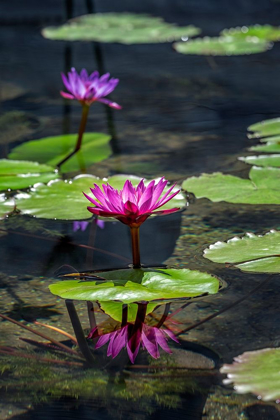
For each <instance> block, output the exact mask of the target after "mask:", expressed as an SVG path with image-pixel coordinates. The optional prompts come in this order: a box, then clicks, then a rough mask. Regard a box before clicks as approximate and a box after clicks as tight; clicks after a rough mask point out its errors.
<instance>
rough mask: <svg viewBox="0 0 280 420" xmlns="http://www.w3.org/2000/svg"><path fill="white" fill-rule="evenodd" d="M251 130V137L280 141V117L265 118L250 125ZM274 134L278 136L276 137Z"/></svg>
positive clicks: (249, 129)
mask: <svg viewBox="0 0 280 420" xmlns="http://www.w3.org/2000/svg"><path fill="white" fill-rule="evenodd" d="M248 131H250V134H249V136H248V137H249V138H261V137H266V138H264V139H262V140H261V141H265V142H267V141H269V142H276V143H278V142H279V143H280V118H272V119H270V120H264V121H261V122H258V123H255V124H252V125H250V126H249V127H248ZM274 136H277V137H275V138H274Z"/></svg>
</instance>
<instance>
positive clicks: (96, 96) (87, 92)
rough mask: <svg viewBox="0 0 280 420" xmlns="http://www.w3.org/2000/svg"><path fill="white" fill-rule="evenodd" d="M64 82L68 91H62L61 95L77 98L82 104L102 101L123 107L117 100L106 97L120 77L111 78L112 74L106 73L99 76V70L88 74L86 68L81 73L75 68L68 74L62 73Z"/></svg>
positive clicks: (112, 106)
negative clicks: (113, 100)
mask: <svg viewBox="0 0 280 420" xmlns="http://www.w3.org/2000/svg"><path fill="white" fill-rule="evenodd" d="M61 77H62V80H63V83H64V85H65V87H66V89H67V90H68V92H63V91H61V92H60V93H61V95H62V96H63V97H64V98H67V99H76V100H78V101H79V102H80V103H81V104H82V105H87V106H89V105H91V104H92V103H93V102H102V103H103V104H106V105H108V106H110V107H111V108H115V109H121V106H120V105H119V104H117V103H116V102H112V101H110V100H109V99H106V98H105V96H107V95H109V94H110V93H111V92H112V91H113V90H114V89H115V87H116V86H117V84H118V83H119V80H118V79H115V78H113V77H112V78H111V79H110V74H109V73H106V74H103V76H99V73H98V71H94V72H93V73H91V74H88V72H87V71H86V69H82V71H81V73H80V74H79V73H78V72H77V71H76V70H75V68H72V69H71V71H70V72H69V73H68V76H66V75H65V74H64V73H62V74H61Z"/></svg>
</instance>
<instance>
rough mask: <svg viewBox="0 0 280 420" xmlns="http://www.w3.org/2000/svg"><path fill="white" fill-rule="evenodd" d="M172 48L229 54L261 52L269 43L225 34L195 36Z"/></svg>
mask: <svg viewBox="0 0 280 420" xmlns="http://www.w3.org/2000/svg"><path fill="white" fill-rule="evenodd" d="M174 48H175V50H176V51H177V52H179V53H181V54H196V55H214V56H219V55H221V56H223V55H226V56H229V55H249V54H256V53H261V52H264V51H266V50H268V49H269V48H271V45H270V44H269V43H268V42H266V41H263V40H259V39H251V40H245V39H238V38H235V37H233V36H226V37H218V38H210V37H205V38H196V39H193V40H188V41H186V42H176V43H175V44H174Z"/></svg>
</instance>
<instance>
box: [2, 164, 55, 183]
mask: <svg viewBox="0 0 280 420" xmlns="http://www.w3.org/2000/svg"><path fill="white" fill-rule="evenodd" d="M57 178H58V173H57V172H56V171H54V169H53V168H52V167H51V166H48V165H40V164H39V163H38V162H29V161H23V160H22V161H19V160H9V159H0V191H3V190H9V189H11V190H16V189H21V188H28V187H30V186H32V185H34V184H35V183H37V182H49V181H50V180H53V179H57Z"/></svg>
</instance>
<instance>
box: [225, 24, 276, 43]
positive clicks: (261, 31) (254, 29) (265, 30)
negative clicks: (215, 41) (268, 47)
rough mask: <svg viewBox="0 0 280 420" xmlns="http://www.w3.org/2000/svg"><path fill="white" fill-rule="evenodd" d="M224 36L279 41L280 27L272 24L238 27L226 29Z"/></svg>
mask: <svg viewBox="0 0 280 420" xmlns="http://www.w3.org/2000/svg"><path fill="white" fill-rule="evenodd" d="M221 35H222V36H233V37H235V38H238V39H246V40H247V39H249V40H250V39H252V38H258V39H262V40H264V41H279V40H280V27H278V26H271V25H252V26H242V27H240V26H239V27H237V28H229V29H224V30H223V31H222V32H221Z"/></svg>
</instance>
